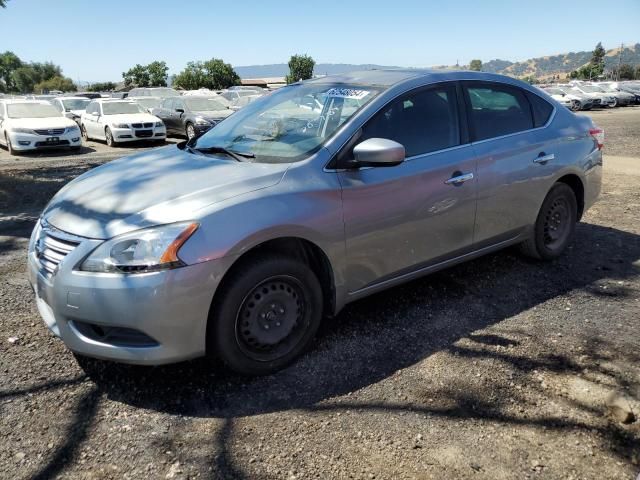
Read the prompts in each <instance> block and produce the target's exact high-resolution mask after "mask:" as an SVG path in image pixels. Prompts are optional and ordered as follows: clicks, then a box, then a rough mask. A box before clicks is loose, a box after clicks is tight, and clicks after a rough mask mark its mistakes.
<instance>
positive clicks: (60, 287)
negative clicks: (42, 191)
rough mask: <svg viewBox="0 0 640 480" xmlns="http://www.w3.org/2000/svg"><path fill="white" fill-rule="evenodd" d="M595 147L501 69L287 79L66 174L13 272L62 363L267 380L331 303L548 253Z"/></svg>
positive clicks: (557, 246)
mask: <svg viewBox="0 0 640 480" xmlns="http://www.w3.org/2000/svg"><path fill="white" fill-rule="evenodd" d="M310 98H313V104H314V105H317V106H318V107H317V108H315V107H314V108H305V107H306V106H307V104H308V103H309V102H308V101H309V99H310ZM603 141H604V134H603V132H602V130H600V129H598V128H597V127H595V126H594V125H593V124H592V122H591V120H590V119H588V118H586V117H582V116H577V115H575V114H573V113H572V112H570V111H569V110H567V109H566V108H562V107H561V106H560V105H559V104H558V103H557V102H556V101H554V100H553V99H552V98H551V97H549V96H547V95H546V94H545V93H543V92H541V91H540V90H538V89H535V88H534V87H530V86H529V85H527V84H525V83H523V82H520V81H518V80H515V79H512V78H507V77H504V76H499V75H493V74H487V73H477V72H448V71H421V70H407V71H400V70H393V71H366V72H356V73H353V74H348V75H339V76H333V77H332V76H329V77H324V78H319V79H313V80H309V81H306V82H301V83H296V84H292V85H289V86H287V87H284V88H282V89H280V90H278V91H276V92H274V93H272V94H271V95H267V96H264V97H262V98H260V99H258V100H256V101H255V102H253V103H251V104H249V105H248V106H246V107H245V108H244V109H242V110H240V111H239V112H237V113H235V114H233V115H232V116H230V117H228V118H227V119H225V120H224V121H222V122H220V123H219V124H218V125H216V126H215V127H214V128H213V129H211V130H210V131H208V132H207V133H206V134H204V135H202V136H200V137H196V138H194V139H192V140H190V141H188V142H184V143H182V144H179V145H177V146H167V147H164V148H159V149H156V150H153V151H150V152H145V153H141V154H137V155H133V156H130V157H126V158H122V159H120V160H116V161H113V162H111V163H109V164H107V165H104V166H101V167H99V168H96V169H94V170H91V171H89V172H88V173H86V174H84V175H82V176H80V177H79V178H77V179H76V180H74V181H73V182H71V183H69V184H68V185H67V186H65V187H64V188H63V189H62V190H60V191H59V192H58V194H57V195H56V196H55V197H54V198H53V199H52V201H51V202H50V204H49V205H48V206H47V207H46V209H45V211H44V212H43V214H42V217H41V218H40V220H39V222H38V225H37V226H36V228H35V230H34V232H33V235H32V237H31V241H30V246H29V253H28V255H29V258H28V261H29V278H30V281H31V284H32V285H33V288H34V291H35V298H36V302H37V306H38V309H39V311H40V313H41V316H42V317H43V319H44V321H45V322H46V324H47V326H48V327H49V329H50V330H51V331H52V332H53V333H54V334H56V335H57V336H59V337H60V338H61V339H62V341H63V342H64V343H65V344H66V345H67V346H68V348H69V349H71V350H72V351H74V352H75V353H77V354H79V355H86V356H91V357H97V358H102V359H108V360H114V361H120V362H128V363H136V364H148V365H155V364H162V363H169V362H177V361H180V360H185V359H189V358H194V357H199V356H202V355H205V354H210V355H215V356H218V357H220V358H221V359H222V360H223V361H224V362H226V364H227V365H228V366H229V367H230V368H232V369H234V370H236V371H238V372H241V373H244V374H265V373H269V372H273V371H275V370H277V369H280V368H282V367H284V366H285V365H287V364H288V363H289V362H291V361H292V360H293V359H294V358H296V357H297V356H299V355H300V354H301V353H302V352H303V351H304V350H305V348H307V347H308V346H309V345H310V344H311V342H312V340H313V337H314V335H315V333H316V331H317V329H318V327H319V325H320V322H321V321H322V319H323V318H324V317H326V316H330V315H335V314H336V313H337V312H339V311H340V310H341V309H342V308H343V307H344V306H345V305H346V304H348V303H349V302H352V301H354V300H357V299H360V298H363V297H366V296H367V295H371V294H373V293H375V292H378V291H380V290H383V289H386V288H389V287H391V286H394V285H398V284H401V283H403V282H407V281H409V280H412V279H415V278H418V277H420V276H423V275H426V274H429V273H431V272H435V271H437V270H440V269H443V268H446V267H448V266H451V265H454V264H457V263H460V262H463V261H466V260H469V259H472V258H474V257H477V256H479V255H484V254H486V253H489V252H493V251H495V250H498V249H502V248H505V247H507V246H509V245H514V244H519V245H520V246H521V249H522V251H523V252H524V253H525V254H527V255H529V256H532V257H535V258H537V259H541V260H550V259H553V258H556V257H557V256H559V255H560V254H561V253H562V252H563V250H564V249H565V248H566V247H567V245H568V244H569V243H570V242H571V239H572V237H573V235H574V231H575V225H576V222H577V221H579V220H580V217H581V216H582V214H583V213H584V212H585V211H586V210H587V209H588V208H589V207H590V206H591V205H592V204H593V203H594V202H595V201H596V198H597V197H598V194H599V192H600V183H601V172H602V153H601V148H602V144H603Z"/></svg>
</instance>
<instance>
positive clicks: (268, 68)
mask: <svg viewBox="0 0 640 480" xmlns="http://www.w3.org/2000/svg"><path fill="white" fill-rule="evenodd" d="M383 68H402V67H393V66H385V65H374V64H361V65H353V64H350V63H318V64H316V66H315V68H314V69H313V72H314V74H316V75H335V74H338V73H346V72H353V71H355V70H379V69H383ZM233 69H234V70H235V71H236V72H237V74H238V75H240V78H265V77H284V76H286V75H287V74H288V73H289V66H288V65H287V64H286V63H274V64H271V65H248V66H240V67H233Z"/></svg>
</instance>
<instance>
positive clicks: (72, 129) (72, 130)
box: [67, 125, 80, 133]
mask: <svg viewBox="0 0 640 480" xmlns="http://www.w3.org/2000/svg"><path fill="white" fill-rule="evenodd" d="M79 130H80V129H79V128H78V126H77V125H74V126H73V127H67V133H73V132H78V131H79Z"/></svg>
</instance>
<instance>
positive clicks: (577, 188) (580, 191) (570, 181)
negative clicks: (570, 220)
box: [557, 173, 585, 221]
mask: <svg viewBox="0 0 640 480" xmlns="http://www.w3.org/2000/svg"><path fill="white" fill-rule="evenodd" d="M557 182H558V183H564V184H566V185H568V186H569V187H571V190H573V194H574V195H575V196H576V201H577V202H578V217H577V218H578V221H580V219H581V218H582V214H583V213H584V206H585V198H584V183H583V182H582V179H581V178H580V177H579V176H578V175H576V174H574V173H569V174H567V175H563V176H562V177H560V178H559V179H558V180H557Z"/></svg>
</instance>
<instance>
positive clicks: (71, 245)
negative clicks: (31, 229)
mask: <svg viewBox="0 0 640 480" xmlns="http://www.w3.org/2000/svg"><path fill="white" fill-rule="evenodd" d="M79 244H80V242H79V241H76V240H73V239H72V238H71V236H69V235H66V234H64V233H63V232H60V231H59V230H56V229H54V228H52V227H50V226H48V225H43V226H42V227H41V229H40V234H39V235H38V239H37V241H36V244H35V252H36V257H38V261H39V262H40V266H41V267H42V269H43V270H44V271H46V272H47V274H48V275H49V276H50V275H53V274H54V273H55V272H56V270H57V268H58V265H60V262H62V260H63V259H64V257H66V256H67V255H68V254H69V253H71V252H72V251H73V250H74V249H75V248H76V247H77V246H78V245H79Z"/></svg>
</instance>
